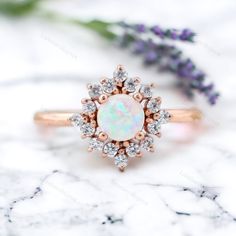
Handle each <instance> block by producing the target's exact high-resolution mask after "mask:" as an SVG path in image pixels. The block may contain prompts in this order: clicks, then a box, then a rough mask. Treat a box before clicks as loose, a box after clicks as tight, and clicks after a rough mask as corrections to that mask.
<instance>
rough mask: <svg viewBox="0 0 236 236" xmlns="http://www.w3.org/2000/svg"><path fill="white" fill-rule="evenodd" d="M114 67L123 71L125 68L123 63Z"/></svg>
mask: <svg viewBox="0 0 236 236" xmlns="http://www.w3.org/2000/svg"><path fill="white" fill-rule="evenodd" d="M116 69H117V70H119V71H124V70H125V68H124V66H123V65H118V66H117V68H116Z"/></svg>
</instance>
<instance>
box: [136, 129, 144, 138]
mask: <svg viewBox="0 0 236 236" xmlns="http://www.w3.org/2000/svg"><path fill="white" fill-rule="evenodd" d="M135 138H136V139H137V140H143V139H144V138H145V134H144V132H142V131H139V132H138V133H137V134H136V135H135Z"/></svg>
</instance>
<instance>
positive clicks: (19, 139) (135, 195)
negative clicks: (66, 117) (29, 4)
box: [0, 0, 236, 236]
mask: <svg viewBox="0 0 236 236" xmlns="http://www.w3.org/2000/svg"><path fill="white" fill-rule="evenodd" d="M125 4H126V5H125ZM134 5H135V7H136V11H133V10H132V9H133V8H132V7H133V6H134ZM160 5H161V7H160ZM46 6H47V7H48V8H53V9H57V10H58V11H62V12H66V13H68V14H72V15H80V16H81V17H85V18H86V17H87V18H89V17H92V16H99V17H103V18H108V19H120V18H127V19H130V20H136V21H137V20H138V21H145V22H149V23H153V22H159V23H161V24H162V25H165V26H176V27H183V26H186V22H187V24H188V25H187V26H189V27H191V28H193V29H194V30H196V31H197V32H198V33H199V37H198V41H199V43H198V44H197V45H196V46H190V45H187V46H184V45H182V44H180V46H181V47H183V48H184V49H185V51H186V54H188V55H190V56H191V57H193V58H194V59H195V61H196V62H197V63H198V65H199V66H200V67H201V68H203V69H204V70H206V71H207V73H208V74H209V80H213V81H214V82H215V84H216V86H217V87H218V88H219V90H220V91H221V94H222V95H221V99H220V100H219V103H218V104H217V105H216V106H215V107H214V108H213V107H209V106H208V105H207V104H206V102H205V101H204V100H203V99H202V98H201V97H197V99H196V100H195V101H194V102H190V101H186V99H185V98H183V97H182V96H181V94H180V93H179V92H178V91H176V90H174V89H173V87H172V86H171V84H173V81H174V78H172V77H171V76H170V75H165V74H158V73H156V70H155V69H147V68H144V67H143V66H142V65H141V62H140V60H139V59H138V58H132V56H131V54H129V53H128V52H125V51H120V50H118V49H117V48H115V47H113V46H112V45H110V44H109V43H107V42H106V41H103V40H102V39H101V38H99V37H96V36H95V35H93V34H91V33H88V32H86V31H84V30H82V29H75V28H74V27H72V26H67V25H65V24H59V23H48V22H45V21H43V20H40V19H38V18H36V17H30V18H28V19H22V20H12V19H9V18H6V17H2V16H1V21H0V28H1V32H0V42H1V43H0V51H1V54H0V63H1V65H2V66H1V71H0V73H1V76H0V109H1V110H0V236H12V235H14V236H28V235H34V236H37V235H40V236H41V235H44V236H46V235H58V236H64V235H70V236H73V235H84V236H85V235H89V236H90V235H99V236H100V235H104V236H116V235H119V236H120V235H130V236H131V235H135V236H139V235H161V236H166V235H175V236H182V235H183V236H204V235H208V236H211V235H212V236H213V235H214V236H221V235H227V236H233V235H235V232H236V204H235V199H236V184H235V179H236V148H235V140H236V135H235V132H236V125H235V124H236V111H235V104H236V95H235V85H236V82H235V81H236V80H235V78H236V72H235V60H236V47H235V39H236V34H235V32H233V29H234V28H235V23H236V17H235V9H236V5H235V1H217V2H216V1H210V0H208V1H179V2H178V3H177V1H173V0H172V1H171V0H168V1H165V2H163V1H162V2H160V1H145V2H143V1H138V4H137V1H134V0H133V1H129V2H128V3H127V1H109V2H108V1H106V2H105V1H92V2H89V3H88V1H71V2H70V3H68V1H60V4H57V3H55V2H47V3H46ZM124 6H125V7H124ZM144 7H145V8H144ZM144 9H145V10H144ZM131 12H132V14H131ZM170 16H171V17H170ZM2 29H4V30H2ZM119 63H122V64H124V65H126V67H127V69H128V70H129V72H130V74H132V75H138V76H140V77H141V78H142V80H143V81H146V82H150V81H153V80H155V82H156V83H157V84H158V85H159V87H158V88H157V89H156V91H155V92H156V94H158V95H161V96H162V98H163V107H166V108H172V107H177V108H178V107H179V108H180V107H194V106H196V107H199V108H200V107H201V108H202V110H203V113H204V115H205V118H204V121H203V123H202V124H200V125H192V126H190V125H177V124H175V125H174V124H168V125H165V127H164V128H163V130H162V134H163V135H162V138H161V139H158V140H156V146H157V152H156V153H154V154H147V155H146V156H145V157H144V158H142V159H141V160H136V161H133V162H132V163H130V165H129V167H128V169H127V171H125V172H124V173H120V172H118V171H117V170H116V168H115V167H114V165H113V163H111V162H110V161H108V160H106V159H105V160H104V159H102V158H101V157H100V156H99V155H97V154H96V153H89V154H88V153H87V152H86V146H87V142H86V141H84V140H83V141H81V140H80V136H79V134H78V132H77V131H75V130H74V129H73V128H60V129H55V130H45V129H39V128H37V127H35V126H34V124H33V121H32V116H33V114H34V112H35V111H37V110H41V109H63V108H68V109H70V108H78V107H79V106H80V99H81V98H83V97H85V96H87V94H86V90H85V89H84V88H85V84H86V83H87V82H88V81H95V80H97V79H98V78H99V77H100V76H102V75H111V74H112V72H113V69H114V67H115V66H116V65H117V64H119Z"/></svg>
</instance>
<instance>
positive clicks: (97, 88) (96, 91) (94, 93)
mask: <svg viewBox="0 0 236 236" xmlns="http://www.w3.org/2000/svg"><path fill="white" fill-rule="evenodd" d="M100 95H102V86H101V85H100V84H93V85H90V86H89V96H90V97H91V98H98V97H99V96H100Z"/></svg>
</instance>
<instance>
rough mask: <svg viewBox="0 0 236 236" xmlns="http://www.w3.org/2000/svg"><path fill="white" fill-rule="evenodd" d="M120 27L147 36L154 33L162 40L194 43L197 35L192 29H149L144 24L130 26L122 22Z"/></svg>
mask: <svg viewBox="0 0 236 236" xmlns="http://www.w3.org/2000/svg"><path fill="white" fill-rule="evenodd" d="M119 25H120V26H121V27H122V28H123V29H125V30H129V31H133V33H135V34H145V33H146V34H147V33H152V34H153V35H155V36H158V37H159V38H161V39H171V40H180V41H185V42H194V37H195V35H196V34H195V33H194V32H193V31H192V30H190V29H187V28H186V29H173V28H170V29H165V28H161V27H160V26H158V25H154V26H151V27H148V26H146V25H144V24H128V23H126V22H120V23H119Z"/></svg>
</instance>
